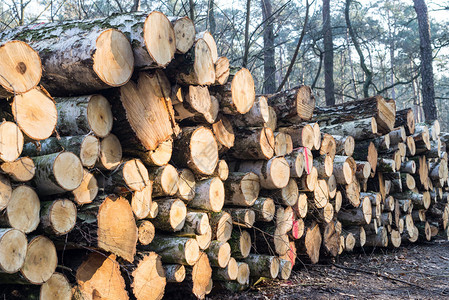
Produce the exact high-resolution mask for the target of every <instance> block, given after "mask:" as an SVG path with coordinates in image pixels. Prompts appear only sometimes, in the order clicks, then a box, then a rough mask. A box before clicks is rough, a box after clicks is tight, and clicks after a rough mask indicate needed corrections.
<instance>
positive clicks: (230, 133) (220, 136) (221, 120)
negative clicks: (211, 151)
mask: <svg viewBox="0 0 449 300" xmlns="http://www.w3.org/2000/svg"><path fill="white" fill-rule="evenodd" d="M212 130H213V132H214V136H215V139H216V140H217V144H218V148H219V150H220V152H225V151H227V150H229V149H230V148H232V147H233V146H234V141H235V134H234V129H233V127H232V124H231V122H230V121H229V119H228V118H227V117H225V116H224V115H219V116H218V117H217V122H215V123H214V124H212Z"/></svg>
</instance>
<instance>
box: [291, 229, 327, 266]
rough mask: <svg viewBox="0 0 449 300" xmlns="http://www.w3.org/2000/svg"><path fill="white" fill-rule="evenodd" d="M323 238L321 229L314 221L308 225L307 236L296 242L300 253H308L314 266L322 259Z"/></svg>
mask: <svg viewBox="0 0 449 300" xmlns="http://www.w3.org/2000/svg"><path fill="white" fill-rule="evenodd" d="M321 242H322V237H321V233H320V227H319V226H318V224H317V223H316V222H314V221H312V222H311V223H310V224H307V225H306V233H305V235H304V236H303V237H302V238H301V239H299V240H298V241H297V242H296V245H297V247H298V250H299V251H303V252H302V253H306V255H307V257H308V258H309V260H310V261H311V262H312V264H316V263H317V262H318V261H319V258H320V248H321Z"/></svg>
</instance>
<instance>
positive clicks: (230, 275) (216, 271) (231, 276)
mask: <svg viewBox="0 0 449 300" xmlns="http://www.w3.org/2000/svg"><path fill="white" fill-rule="evenodd" d="M238 272H239V266H238V264H237V261H236V260H235V258H233V257H231V258H230V259H229V262H228V265H227V266H226V267H225V268H213V269H212V278H213V279H214V280H217V281H231V280H236V279H237V276H238Z"/></svg>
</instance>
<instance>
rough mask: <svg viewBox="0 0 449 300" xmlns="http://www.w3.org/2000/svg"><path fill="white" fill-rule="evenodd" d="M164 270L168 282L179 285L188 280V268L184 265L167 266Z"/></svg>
mask: <svg viewBox="0 0 449 300" xmlns="http://www.w3.org/2000/svg"><path fill="white" fill-rule="evenodd" d="M164 270H165V278H166V280H167V282H172V283H179V282H183V281H184V279H185V278H186V268H185V267H184V266H183V265H178V264H166V265H164Z"/></svg>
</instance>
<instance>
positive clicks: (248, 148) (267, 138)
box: [232, 127, 275, 160]
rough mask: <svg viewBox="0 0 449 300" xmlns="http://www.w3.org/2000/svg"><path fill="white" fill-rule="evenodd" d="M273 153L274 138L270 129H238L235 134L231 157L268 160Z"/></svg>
mask: <svg viewBox="0 0 449 300" xmlns="http://www.w3.org/2000/svg"><path fill="white" fill-rule="evenodd" d="M274 152H275V138H274V134H273V132H272V131H271V129H270V128H268V127H263V128H256V129H244V130H242V129H240V131H238V132H236V140H235V144H234V147H233V148H232V155H233V156H234V157H235V158H238V159H265V160H268V159H270V158H272V157H273V155H274Z"/></svg>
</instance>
